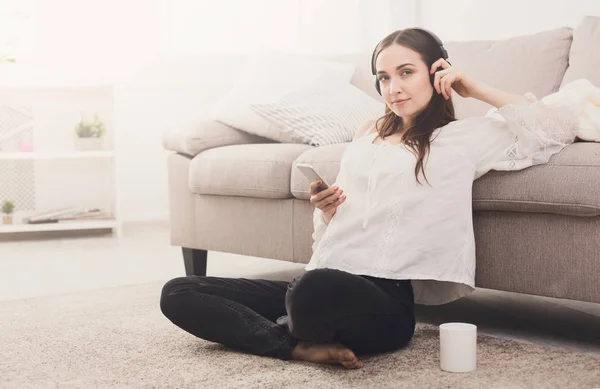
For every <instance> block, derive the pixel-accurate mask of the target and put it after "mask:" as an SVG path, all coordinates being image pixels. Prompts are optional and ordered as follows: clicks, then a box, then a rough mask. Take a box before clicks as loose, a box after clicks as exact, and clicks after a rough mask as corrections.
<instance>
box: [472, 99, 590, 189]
mask: <svg viewBox="0 0 600 389" xmlns="http://www.w3.org/2000/svg"><path fill="white" fill-rule="evenodd" d="M525 97H526V98H527V99H528V100H529V101H530V102H529V103H519V104H507V105H505V106H503V107H501V108H500V109H497V108H492V109H491V110H490V111H488V113H487V114H486V115H485V116H483V117H479V118H474V119H475V121H473V122H472V124H474V126H473V127H472V128H471V131H469V135H468V136H466V137H465V138H464V141H465V142H466V143H467V149H468V151H467V153H468V154H469V156H470V157H471V160H472V162H473V164H474V165H475V169H476V172H475V177H474V179H477V178H479V177H481V176H482V175H484V174H485V173H487V172H488V171H490V170H520V169H524V168H527V167H530V166H533V165H538V164H543V163H546V162H548V160H549V159H550V157H551V156H552V155H554V154H556V153H558V152H559V151H561V150H562V149H563V148H564V147H565V146H567V145H569V144H571V143H573V141H574V140H575V137H576V134H577V127H578V118H577V115H576V113H575V112H574V111H572V110H571V109H569V108H568V107H566V106H561V105H548V104H546V103H544V102H543V101H541V100H538V99H537V98H536V97H535V96H534V95H533V94H531V93H527V94H525ZM468 127H471V126H468Z"/></svg>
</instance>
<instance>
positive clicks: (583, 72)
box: [562, 16, 600, 87]
mask: <svg viewBox="0 0 600 389" xmlns="http://www.w3.org/2000/svg"><path fill="white" fill-rule="evenodd" d="M598 64H600V16H586V17H584V18H583V20H582V22H581V23H580V24H579V25H578V26H577V28H575V30H573V43H572V45H571V52H570V54H569V68H568V69H567V71H566V73H565V77H564V79H563V82H562V84H563V85H565V84H568V83H569V82H571V81H574V80H577V79H579V78H585V79H588V80H589V81H590V82H591V83H592V84H594V85H595V86H597V87H600V66H598Z"/></svg>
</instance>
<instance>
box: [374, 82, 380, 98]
mask: <svg viewBox="0 0 600 389" xmlns="http://www.w3.org/2000/svg"><path fill="white" fill-rule="evenodd" d="M375 89H376V90H377V93H379V96H381V87H380V86H379V80H378V79H377V78H375Z"/></svg>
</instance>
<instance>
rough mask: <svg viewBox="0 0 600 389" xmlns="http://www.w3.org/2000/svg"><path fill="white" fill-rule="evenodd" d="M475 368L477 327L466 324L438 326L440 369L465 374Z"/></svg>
mask: <svg viewBox="0 0 600 389" xmlns="http://www.w3.org/2000/svg"><path fill="white" fill-rule="evenodd" d="M476 367H477V326H476V325H474V324H468V323H444V324H442V325H440V368H441V369H442V370H444V371H448V372H452V373H466V372H470V371H473V370H475V368H476Z"/></svg>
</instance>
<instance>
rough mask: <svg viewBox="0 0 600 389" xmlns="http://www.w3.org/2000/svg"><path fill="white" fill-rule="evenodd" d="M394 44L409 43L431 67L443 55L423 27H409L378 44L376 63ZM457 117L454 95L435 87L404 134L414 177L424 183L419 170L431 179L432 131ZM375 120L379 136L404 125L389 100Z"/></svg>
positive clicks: (404, 44) (392, 131)
mask: <svg viewBox="0 0 600 389" xmlns="http://www.w3.org/2000/svg"><path fill="white" fill-rule="evenodd" d="M393 44H398V45H401V46H405V47H408V48H409V49H412V50H414V51H416V52H417V53H419V54H420V55H421V59H422V60H423V62H425V64H426V65H427V68H428V69H431V65H433V63H434V62H435V61H437V60H438V59H439V58H441V57H442V51H441V49H440V46H439V45H438V44H437V42H436V40H435V39H434V38H433V37H432V36H430V35H429V34H427V33H426V32H423V31H421V30H417V29H411V28H408V29H404V30H398V31H394V32H393V33H391V34H390V35H388V36H386V37H385V38H384V39H383V40H382V41H381V42H380V43H379V44H378V45H377V48H376V49H375V55H374V57H373V67H374V66H375V61H376V60H377V56H378V55H379V53H380V52H381V51H382V50H383V49H385V48H386V47H388V46H391V45H393ZM454 120H456V118H455V116H454V105H453V104H452V98H449V99H448V100H446V99H445V98H444V96H443V95H442V94H438V93H437V92H436V90H435V88H434V90H433V95H432V97H431V99H430V100H429V104H427V107H426V108H425V109H424V110H423V111H422V112H421V113H419V114H418V115H417V117H416V119H415V121H414V123H413V125H412V126H411V127H410V128H408V129H406V130H405V131H404V133H403V134H402V139H401V141H402V143H403V144H405V145H407V146H408V147H409V148H410V150H411V151H412V153H413V154H414V155H415V157H416V158H417V163H416V166H415V178H416V179H417V182H418V183H419V184H421V181H419V171H421V172H422V173H423V177H424V178H425V180H426V181H427V183H429V181H428V180H427V176H426V174H425V168H424V163H423V160H424V159H425V157H426V156H427V155H428V154H429V149H430V142H431V140H430V138H431V134H432V133H433V132H434V131H435V129H437V128H439V127H442V126H445V125H446V124H448V123H450V122H452V121H454ZM380 122H381V124H380ZM375 123H376V129H377V131H378V132H379V136H380V137H381V138H382V139H384V138H385V137H386V136H390V135H392V134H394V133H396V132H398V131H401V130H402V128H403V120H402V118H401V117H399V116H397V115H396V114H395V113H394V112H393V111H392V110H391V109H390V108H389V107H388V106H387V104H386V106H385V113H384V115H383V116H382V117H380V118H379V119H377V121H376V122H375Z"/></svg>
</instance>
